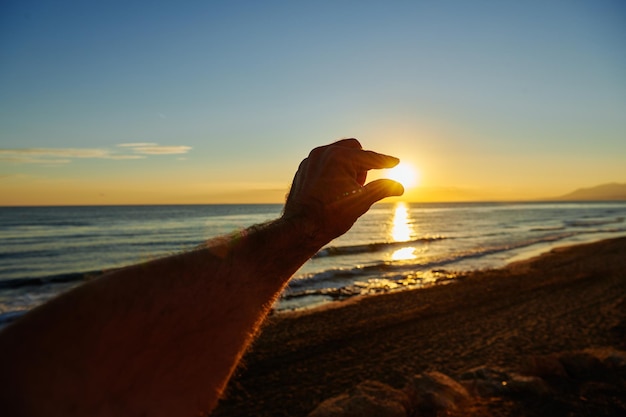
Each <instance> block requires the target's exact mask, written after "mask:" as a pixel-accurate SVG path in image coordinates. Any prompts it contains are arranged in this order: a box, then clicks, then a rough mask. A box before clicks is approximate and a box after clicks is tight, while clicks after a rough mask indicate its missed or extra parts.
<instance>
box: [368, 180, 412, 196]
mask: <svg viewBox="0 0 626 417" xmlns="http://www.w3.org/2000/svg"><path fill="white" fill-rule="evenodd" d="M365 187H366V188H367V189H368V191H369V192H370V193H371V194H372V196H373V197H374V199H376V201H377V200H380V199H383V198H385V197H397V196H401V195H402V194H404V187H403V186H402V184H400V183H399V182H397V181H394V180H389V179H380V180H376V181H372V182H370V183H369V184H367V185H366V186H365Z"/></svg>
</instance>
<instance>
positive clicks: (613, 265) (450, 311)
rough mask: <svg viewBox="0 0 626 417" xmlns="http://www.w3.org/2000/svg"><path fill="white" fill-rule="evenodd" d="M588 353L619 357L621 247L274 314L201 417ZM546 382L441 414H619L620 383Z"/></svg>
mask: <svg viewBox="0 0 626 417" xmlns="http://www.w3.org/2000/svg"><path fill="white" fill-rule="evenodd" d="M589 349H591V350H592V351H594V352H606V351H607V349H609V350H611V349H617V350H621V351H624V350H626V238H623V237H622V238H616V239H609V240H604V241H600V242H596V243H591V244H582V245H576V246H568V247H562V248H557V249H553V250H551V251H550V252H549V253H546V254H543V255H541V256H538V257H535V258H532V259H529V260H526V261H521V262H516V263H513V264H510V265H508V266H507V267H505V268H501V269H493V270H484V271H476V272H472V273H467V274H465V275H463V276H462V277H459V278H458V279H457V280H456V281H455V282H454V283H450V284H446V285H444V284H440V285H434V286H431V287H428V288H423V289H418V290H409V291H401V292H397V293H390V294H383V295H376V296H367V297H360V298H352V299H350V300H348V301H346V302H343V303H333V304H330V305H328V306H325V307H322V308H318V309H312V310H308V311H302V312H288V313H279V314H273V315H272V316H271V317H270V318H269V319H268V320H267V322H266V323H265V325H264V327H263V328H262V331H261V333H260V335H259V336H258V337H257V339H256V341H255V343H254V345H253V346H252V348H251V349H250V350H249V351H248V353H247V354H246V356H245V358H244V361H243V364H242V365H241V366H240V367H239V369H238V370H237V371H236V375H235V377H234V378H233V379H232V380H231V382H230V384H229V386H228V389H227V392H226V394H225V397H224V399H223V400H222V401H221V402H220V405H219V406H218V408H217V409H216V410H215V411H214V413H213V414H211V415H212V416H242V415H254V416H306V415H308V414H309V413H310V412H311V411H312V410H314V409H315V408H316V407H317V406H318V405H319V404H320V403H322V402H323V401H324V400H327V399H329V398H331V397H335V396H337V395H340V394H341V393H344V392H346V391H349V390H351V389H353V388H354V387H355V386H356V385H358V384H359V383H361V382H363V381H366V380H371V381H378V382H380V383H383V384H387V385H389V386H390V387H392V388H395V389H403V387H405V386H406V384H407V382H408V381H409V380H410V379H411V378H413V377H414V376H415V375H416V374H423V373H425V372H431V371H436V372H439V373H442V374H444V375H448V376H450V377H451V378H454V379H455V380H460V379H461V375H463V374H464V373H467V372H468V371H471V370H472V369H476V368H478V367H489V368H490V369H501V370H506V371H507V372H511V373H523V372H525V371H528V369H529V363H535V364H536V363H538V362H537V361H541V360H542V359H541V358H544V359H545V358H548V357H550V355H563V354H567V353H568V352H570V353H571V352H579V353H580V352H585V351H588V350H589ZM553 357H554V356H553ZM533 361H534V362H533ZM544 362H545V361H544ZM622 365H623V364H622ZM616 366H617V365H616ZM535 368H537V367H535ZM567 369H568V370H569V368H567ZM619 369H621V371H620V372H622V371H623V370H624V369H626V368H624V369H622V368H619ZM546 374H550V372H543V374H541V372H539V371H537V369H535V377H537V375H539V376H542V377H543V379H542V380H541V381H540V382H542V383H544V382H545V383H546V384H547V385H546V384H544V385H545V386H546V389H547V390H548V391H547V395H545V394H546V393H545V392H544V393H543V394H536V393H534V394H532V395H531V394H528V395H517V396H502V395H500V396H493V397H490V396H477V395H474V394H472V396H471V398H470V399H469V400H467V401H465V402H464V404H465V405H462V406H461V405H460V406H459V408H458V409H456V411H454V412H452V411H450V413H451V415H452V414H454V413H458V415H522V416H531V415H533V416H534V415H596V416H597V415H618V414H615V412H621V413H626V402H624V400H623V398H625V397H626V390H624V388H625V387H624V379H623V377H624V374H623V373H622V374H621V378H622V379H621V380H619V381H617V382H615V383H614V384H613V385H610V384H609V385H610V386H608V387H605V386H604V385H607V383H606V381H601V382H597V383H596V382H594V381H595V380H594V381H592V382H593V384H596V385H593V384H592V385H591V388H589V386H590V385H589V384H590V383H591V382H589V381H582V382H581V381H578V380H576V381H574V382H575V383H574V382H571V383H570V382H567V381H570V380H572V378H573V376H572V373H571V372H570V373H569V374H567V375H560V374H559V372H556V371H555V372H553V374H554V375H552V378H550V375H546ZM557 377H558V378H557ZM559 378H560V379H559ZM581 378H582V377H581ZM583 379H584V378H583ZM592 379H593V378H592ZM557 380H558V381H557ZM566 380H567V381H566ZM555 381H557V382H555ZM559 381H560V382H559ZM566 382H567V384H569V385H567V384H566ZM583 383H584V387H583V385H581V384H583ZM555 384H556V385H555ZM559 384H560V385H559ZM576 384H578V385H576ZM598 384H604V385H601V387H600V388H598V387H597V385H598ZM542 386H543V385H542ZM565 386H566V388H563V387H565ZM581 387H583V388H584V389H585V390H586V391H584V393H581V391H580V390H581V389H583V388H581ZM594 387H595V388H594ZM602 387H604V388H602ZM594 389H595V391H594ZM518 394H519V393H518ZM620 398H621V399H620ZM454 415H456V414H454ZM622 415H624V414H622Z"/></svg>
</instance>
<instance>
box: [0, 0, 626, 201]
mask: <svg viewBox="0 0 626 417" xmlns="http://www.w3.org/2000/svg"><path fill="white" fill-rule="evenodd" d="M0 92H2V93H1V94H0V194H1V195H2V196H1V197H0V205H3V204H4V205H10V204H119V203H129V204H130V203H163V202H166V203H200V202H244V201H245V202H261V201H263V202H265V201H275V202H280V201H281V199H282V197H283V196H284V194H285V192H286V189H287V187H288V185H289V182H290V180H291V178H292V176H293V172H294V170H295V169H296V167H297V166H298V163H299V162H300V160H301V159H302V158H303V157H305V156H306V155H307V153H308V151H309V150H310V149H311V148H313V147H314V146H317V145H320V144H325V143H329V142H331V141H333V140H335V139H337V138H341V137H357V138H359V139H360V140H361V142H362V143H363V145H364V146H365V147H366V148H370V149H374V150H377V151H381V152H386V153H390V154H393V155H396V156H398V157H400V158H401V159H402V160H407V161H409V162H410V163H412V164H414V165H416V166H417V167H418V169H419V171H420V172H421V188H418V189H416V190H415V191H414V192H413V193H412V194H410V198H411V199H413V200H417V201H425V200H433V199H443V200H446V199H461V200H463V199H468V198H476V199H494V198H495V199H498V198H502V199H512V198H513V199H515V198H538V197H544V196H552V195H559V194H564V193H566V192H568V191H570V190H571V189H573V188H577V187H583V186H592V185H596V184H600V183H605V182H626V164H625V163H624V161H625V157H626V117H625V116H624V115H626V4H624V3H623V2H620V1H614V2H611V1H550V2H543V1H541V2H539V1H538V2H534V1H528V2H512V1H511V2H508V1H473V2H466V1H437V2H435V1H412V2H409V1H395V2H394V1H384V2H383V1H378V2H373V1H333V2H323V1H320V2H287V1H284V2H275V1H269V2H245V1H233V2H217V1H216V2H210V1H203V2H201V1H189V2H154V1H152V2H148V1H135V2H133V1H125V2H115V1H110V2H96V1H77V2H67V1H55V2H52V1H50V2H46V1H34V2H30V1H19V2H17V1H16V2H12V1H8V2H7V1H5V2H3V3H2V4H1V5H0ZM121 145H122V146H121Z"/></svg>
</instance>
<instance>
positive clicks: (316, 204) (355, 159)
mask: <svg viewBox="0 0 626 417" xmlns="http://www.w3.org/2000/svg"><path fill="white" fill-rule="evenodd" d="M398 162H400V160H399V159H398V158H395V157H393V156H388V155H383V154H379V153H376V152H372V151H364V150H363V149H362V147H361V144H360V143H359V141H358V140H356V139H344V140H340V141H338V142H335V143H333V144H330V145H326V146H320V147H318V148H315V149H313V150H312V151H311V153H310V154H309V157H308V158H306V159H305V160H304V161H302V163H301V164H300V167H299V168H298V172H296V175H295V177H294V180H293V184H292V186H291V191H290V193H289V196H288V197H287V203H286V204H285V210H284V217H285V218H296V219H298V220H303V221H304V222H305V233H307V234H308V235H310V236H311V237H312V238H314V239H315V240H317V241H319V242H320V244H321V245H324V244H326V243H328V242H329V241H331V240H332V239H334V238H336V237H338V236H340V235H342V234H344V233H345V232H347V231H348V230H349V229H350V227H352V225H353V224H354V222H355V221H356V220H357V219H358V218H359V217H360V216H361V215H363V214H364V213H365V212H367V210H369V208H370V207H371V205H372V204H374V203H375V202H377V201H379V200H381V199H383V198H385V197H390V196H398V195H402V194H403V193H404V188H403V187H402V185H401V184H400V183H398V182H396V181H392V180H388V179H380V180H376V181H372V182H370V183H368V184H365V180H366V177H367V171H369V170H370V169H381V168H391V167H394V166H396V165H397V164H398Z"/></svg>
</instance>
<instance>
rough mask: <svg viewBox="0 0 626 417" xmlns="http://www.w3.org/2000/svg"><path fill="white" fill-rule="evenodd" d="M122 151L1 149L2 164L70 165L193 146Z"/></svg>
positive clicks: (137, 146) (134, 146) (126, 146)
mask: <svg viewBox="0 0 626 417" xmlns="http://www.w3.org/2000/svg"><path fill="white" fill-rule="evenodd" d="M117 148H121V149H115V150H110V149H101V148H21V149H0V162H9V163H14V164H52V165H60V164H68V163H70V162H71V161H72V160H73V159H114V160H127V159H144V158H146V157H147V155H180V154H185V153H187V152H189V151H190V150H191V146H182V145H180V146H161V145H159V144H156V143H148V142H142V143H122V144H119V145H117Z"/></svg>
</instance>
